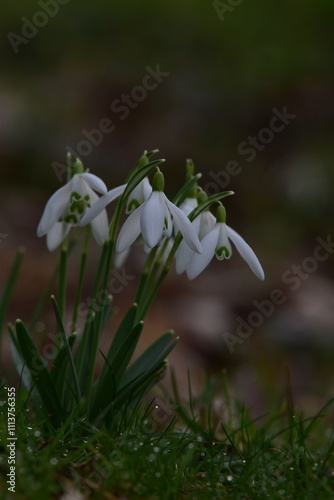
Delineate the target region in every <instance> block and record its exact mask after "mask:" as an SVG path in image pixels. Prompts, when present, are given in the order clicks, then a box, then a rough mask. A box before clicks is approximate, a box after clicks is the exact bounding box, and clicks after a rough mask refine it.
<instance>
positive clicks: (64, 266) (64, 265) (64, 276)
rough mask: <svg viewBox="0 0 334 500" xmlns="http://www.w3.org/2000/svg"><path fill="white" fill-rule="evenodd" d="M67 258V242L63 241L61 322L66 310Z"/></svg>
mask: <svg viewBox="0 0 334 500" xmlns="http://www.w3.org/2000/svg"><path fill="white" fill-rule="evenodd" d="M67 257H68V240H67V238H66V239H65V240H64V242H63V244H62V247H61V252H60V265H59V287H58V293H59V312H60V317H61V320H62V321H63V322H64V318H65V308H66V279H67Z"/></svg>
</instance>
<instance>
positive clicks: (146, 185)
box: [142, 177, 152, 202]
mask: <svg viewBox="0 0 334 500" xmlns="http://www.w3.org/2000/svg"><path fill="white" fill-rule="evenodd" d="M142 191H143V198H144V199H143V202H144V201H146V200H148V199H149V197H150V196H151V193H152V186H151V184H150V181H149V180H148V177H144V179H143V180H142Z"/></svg>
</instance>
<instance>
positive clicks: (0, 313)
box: [0, 248, 25, 334]
mask: <svg viewBox="0 0 334 500" xmlns="http://www.w3.org/2000/svg"><path fill="white" fill-rule="evenodd" d="M24 252H25V249H24V248H20V249H19V250H18V252H17V255H16V258H15V260H14V263H13V265H12V267H11V269H10V271H9V276H8V279H7V281H6V284H5V287H4V290H3V292H2V296H1V301H0V334H1V332H2V327H3V323H4V320H5V316H6V312H7V308H8V304H9V301H10V298H11V295H12V292H13V289H14V286H15V283H16V280H17V278H18V275H19V272H20V268H21V264H22V260H23V256H24Z"/></svg>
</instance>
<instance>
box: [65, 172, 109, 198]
mask: <svg viewBox="0 0 334 500" xmlns="http://www.w3.org/2000/svg"><path fill="white" fill-rule="evenodd" d="M77 175H78V176H80V178H81V179H83V180H84V181H85V182H87V184H88V186H89V187H90V188H91V189H94V191H97V192H98V193H101V194H105V193H106V192H107V191H108V189H107V186H106V185H105V183H104V182H103V180H102V179H100V177H97V175H94V174H90V173H89V172H84V173H83V174H77ZM74 177H75V175H74V176H73V178H74Z"/></svg>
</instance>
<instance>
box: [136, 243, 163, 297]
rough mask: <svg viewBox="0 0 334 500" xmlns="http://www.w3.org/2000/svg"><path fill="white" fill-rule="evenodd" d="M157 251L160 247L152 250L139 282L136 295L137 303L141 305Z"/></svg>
mask: <svg viewBox="0 0 334 500" xmlns="http://www.w3.org/2000/svg"><path fill="white" fill-rule="evenodd" d="M157 249H158V247H154V248H152V250H151V251H150V253H149V255H148V257H147V259H146V262H145V265H144V267H143V270H142V272H141V276H140V280H139V284H138V288H137V293H136V298H135V302H136V303H137V304H139V302H140V301H141V298H142V295H143V293H144V289H145V285H146V282H147V278H148V275H149V272H150V269H151V266H152V264H153V261H154V258H155V255H156V253H157Z"/></svg>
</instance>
